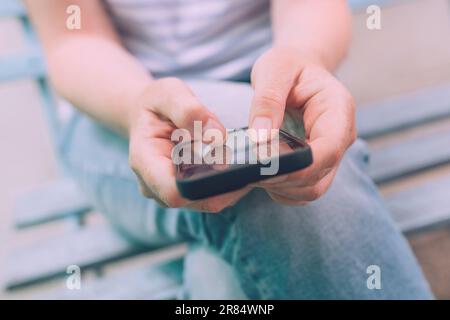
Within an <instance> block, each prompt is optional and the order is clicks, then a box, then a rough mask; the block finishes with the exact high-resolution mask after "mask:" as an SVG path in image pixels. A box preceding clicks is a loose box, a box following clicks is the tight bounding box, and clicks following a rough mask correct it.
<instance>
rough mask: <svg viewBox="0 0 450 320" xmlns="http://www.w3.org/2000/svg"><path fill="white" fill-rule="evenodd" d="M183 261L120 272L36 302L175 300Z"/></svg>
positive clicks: (46, 294)
mask: <svg viewBox="0 0 450 320" xmlns="http://www.w3.org/2000/svg"><path fill="white" fill-rule="evenodd" d="M182 274H183V260H182V259H177V260H174V261H168V262H164V263H163V264H159V265H152V266H148V267H145V268H139V269H135V270H134V269H133V270H127V271H123V272H121V273H118V274H114V275H110V276H108V277H102V278H99V279H95V280H93V281H89V282H84V281H83V282H82V288H81V290H68V289H64V290H57V291H52V292H45V293H43V294H42V295H40V296H38V297H36V298H37V299H46V300H48V299H50V300H80V299H84V300H105V299H108V300H126V299H137V300H157V299H176V298H177V297H178V296H179V294H180V291H181V283H182Z"/></svg>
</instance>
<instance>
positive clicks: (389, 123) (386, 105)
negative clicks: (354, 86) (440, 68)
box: [356, 84, 450, 138]
mask: <svg viewBox="0 0 450 320" xmlns="http://www.w3.org/2000/svg"><path fill="white" fill-rule="evenodd" d="M445 117H450V85H448V84H447V85H443V86H439V87H434V88H431V89H426V90H423V91H420V92H415V93H410V94H406V95H403V96H400V97H396V98H393V99H390V100H387V101H384V102H376V103H373V104H370V105H367V106H362V107H360V108H359V109H358V110H357V120H356V123H357V127H358V133H359V135H360V137H362V138H373V137H376V136H380V135H382V134H386V133H391V132H394V131H398V130H401V129H405V128H410V127H414V126H416V125H419V124H423V123H427V122H431V121H433V120H438V119H442V118H445Z"/></svg>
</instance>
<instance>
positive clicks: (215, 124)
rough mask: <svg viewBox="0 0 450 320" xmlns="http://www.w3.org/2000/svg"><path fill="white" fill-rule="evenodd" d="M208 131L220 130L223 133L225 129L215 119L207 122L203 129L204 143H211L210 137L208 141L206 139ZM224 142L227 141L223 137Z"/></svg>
mask: <svg viewBox="0 0 450 320" xmlns="http://www.w3.org/2000/svg"><path fill="white" fill-rule="evenodd" d="M208 130H219V131H220V132H221V133H223V131H224V129H223V126H222V125H221V124H220V123H219V122H218V121H217V120H215V119H213V118H209V119H208V121H206V124H205V126H204V127H203V141H204V142H211V139H210V137H208V139H205V134H206V132H207V131H208ZM210 135H212V136H215V134H212V133H210ZM222 141H223V142H224V141H225V137H223V136H222Z"/></svg>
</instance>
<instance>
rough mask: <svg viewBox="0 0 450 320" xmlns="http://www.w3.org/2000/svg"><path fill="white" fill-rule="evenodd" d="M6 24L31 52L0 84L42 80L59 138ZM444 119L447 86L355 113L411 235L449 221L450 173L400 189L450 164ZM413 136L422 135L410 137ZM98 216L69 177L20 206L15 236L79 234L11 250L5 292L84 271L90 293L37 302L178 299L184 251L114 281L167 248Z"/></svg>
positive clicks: (2, 8) (11, 65)
mask: <svg viewBox="0 0 450 320" xmlns="http://www.w3.org/2000/svg"><path fill="white" fill-rule="evenodd" d="M370 2H371V3H372V2H373V1H370ZM384 2H386V1H384ZM358 3H360V4H361V2H358ZM362 7H363V6H362ZM2 16H14V17H18V18H19V19H20V21H21V23H22V25H23V27H24V33H25V35H26V38H27V39H28V43H29V51H28V52H27V53H25V54H23V55H16V56H13V57H1V58H0V81H6V80H12V79H19V78H25V77H26V78H34V79H36V80H37V83H38V86H39V88H40V92H41V93H42V97H43V98H44V99H43V106H44V110H45V112H46V114H47V118H48V119H49V128H50V130H51V131H52V134H54V133H55V132H56V130H57V121H56V119H54V111H52V110H53V109H52V108H53V102H52V99H51V94H50V91H49V88H48V85H47V83H46V80H45V66H44V65H43V63H42V59H41V53H40V51H39V49H37V48H38V47H37V46H36V41H35V38H34V36H33V33H32V30H31V28H30V26H29V23H28V20H27V19H26V13H25V11H24V8H23V7H22V6H21V5H20V4H19V3H18V2H16V1H14V0H2V2H1V4H0V17H2ZM387 115H389V116H387ZM443 119H449V120H450V84H449V85H442V86H439V87H434V88H429V89H425V90H423V91H421V92H416V93H411V94H407V95H404V96H400V97H397V98H393V99H390V100H387V101H382V102H378V103H374V104H372V105H368V106H361V107H360V108H358V112H357V125H358V129H359V133H360V136H361V137H363V138H365V139H367V140H368V141H369V143H370V145H371V162H370V175H371V176H372V178H373V179H374V181H376V183H377V184H378V185H379V186H380V187H381V188H383V187H384V186H386V185H393V184H396V183H397V184H398V185H400V187H399V188H394V191H391V192H387V193H386V194H385V200H386V203H387V205H388V207H389V208H390V210H391V212H392V215H393V217H394V219H395V221H396V222H397V224H398V226H399V228H400V229H401V230H402V231H403V232H404V233H412V232H419V231H422V230H427V229H428V228H433V227H438V226H442V225H444V224H446V223H448V222H449V221H450V197H449V194H448V190H450V174H447V175H442V176H437V177H432V178H430V179H426V181H422V180H421V181H420V182H418V183H415V184H412V185H407V186H403V185H402V184H401V181H404V180H405V179H411V177H415V176H419V175H423V174H424V173H427V172H429V171H430V170H433V169H435V168H437V167H440V166H443V165H445V164H447V163H450V127H442V126H439V123H440V122H441V121H442V120H443ZM424 126H427V127H431V128H435V129H434V130H431V131H430V130H427V131H426V132H425V133H423V132H422V131H421V128H423V127H424ZM409 131H413V132H418V134H414V135H407V134H406V135H405V134H404V133H405V132H409ZM392 137H395V139H392ZM95 215H98V213H95V212H93V210H92V208H91V206H90V204H89V203H88V202H87V201H86V199H85V198H84V197H83V195H82V194H81V193H80V192H79V190H78V189H77V187H76V185H75V184H74V183H73V181H71V180H70V179H69V178H67V177H65V175H64V172H62V173H61V179H60V180H57V181H54V182H51V183H48V184H46V185H44V186H42V187H41V188H38V189H36V190H34V191H32V192H30V193H28V194H25V195H23V196H22V197H21V198H19V199H17V206H16V208H15V211H14V222H15V227H16V228H18V229H28V230H29V229H30V228H31V227H34V226H37V225H43V224H48V223H50V222H53V221H70V223H71V224H72V225H73V223H74V221H75V225H77V226H78V227H77V228H70V229H68V231H67V232H65V233H64V234H63V235H59V236H52V237H48V238H45V239H40V240H38V241H35V242H34V243H33V244H32V245H31V246H27V247H23V248H21V249H18V250H15V251H14V252H11V254H10V255H9V256H8V259H7V261H6V268H5V269H6V274H5V276H4V277H3V280H4V281H3V287H4V289H6V290H8V291H10V292H13V293H17V292H21V291H22V290H24V288H29V287H32V285H36V284H40V283H45V282H47V281H48V280H50V279H58V278H59V279H60V280H61V281H63V280H64V278H63V277H64V276H67V274H66V268H67V266H69V265H78V266H79V267H80V268H81V269H82V270H83V272H84V271H89V270H91V271H94V272H93V274H94V275H95V276H94V277H93V278H92V277H91V278H90V279H87V280H86V281H84V282H83V283H84V284H83V290H73V291H71V290H55V291H54V290H51V291H46V292H40V293H39V294H38V295H36V297H42V298H63V299H64V298H67V299H76V298H85V299H127V298H137V299H173V298H176V296H177V294H178V293H179V290H180V285H181V281H182V279H181V271H182V254H183V249H182V248H181V249H180V248H175V249H173V250H174V251H173V252H174V254H171V255H169V256H170V258H168V259H164V261H161V262H160V263H157V264H152V265H151V266H146V267H125V268H122V269H125V270H122V271H120V272H118V273H116V274H114V275H111V276H102V274H103V270H105V269H106V268H108V267H110V266H112V265H115V264H116V263H117V262H119V261H124V260H125V259H129V258H131V257H146V256H153V255H158V254H161V252H162V250H166V249H165V248H149V247H145V246H139V245H137V244H135V243H132V242H130V241H128V240H127V239H126V238H124V237H122V236H121V235H120V234H119V233H117V232H116V231H115V230H113V229H112V228H111V227H110V226H108V225H106V224H104V223H100V224H91V223H89V222H86V221H89V219H86V218H89V217H91V216H95ZM166 260H167V261H166Z"/></svg>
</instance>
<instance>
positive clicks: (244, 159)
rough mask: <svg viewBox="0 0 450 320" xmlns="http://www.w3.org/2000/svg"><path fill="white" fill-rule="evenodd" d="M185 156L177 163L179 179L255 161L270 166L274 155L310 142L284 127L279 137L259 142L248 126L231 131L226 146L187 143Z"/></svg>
mask: <svg viewBox="0 0 450 320" xmlns="http://www.w3.org/2000/svg"><path fill="white" fill-rule="evenodd" d="M182 144H184V148H180V149H179V150H181V155H183V154H182V153H184V152H186V153H188V154H189V156H186V154H185V157H184V159H185V160H186V161H183V162H181V163H178V165H177V178H178V179H190V178H196V177H200V176H204V175H210V174H213V173H216V172H220V171H226V170H229V169H231V168H233V167H236V166H249V165H255V164H260V165H261V164H262V165H268V164H269V163H270V161H272V160H273V158H274V157H280V156H283V155H285V154H288V153H291V152H293V151H297V150H298V149H302V148H305V147H306V144H305V143H304V142H303V141H301V140H300V139H297V138H296V137H294V136H292V135H290V134H288V133H286V132H285V131H282V130H280V133H279V135H278V139H273V140H271V141H270V142H265V143H256V142H255V141H254V140H253V139H251V138H250V136H249V133H248V130H247V128H242V129H235V130H229V131H228V133H227V139H226V141H225V143H224V144H223V145H214V144H205V143H202V142H199V141H197V142H194V141H191V142H184V143H182Z"/></svg>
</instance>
